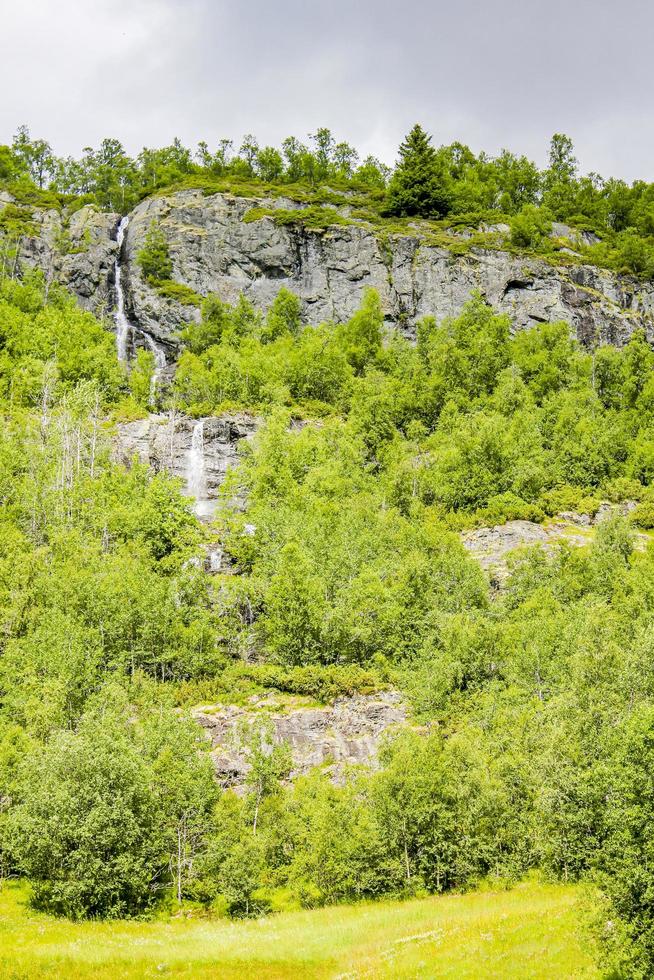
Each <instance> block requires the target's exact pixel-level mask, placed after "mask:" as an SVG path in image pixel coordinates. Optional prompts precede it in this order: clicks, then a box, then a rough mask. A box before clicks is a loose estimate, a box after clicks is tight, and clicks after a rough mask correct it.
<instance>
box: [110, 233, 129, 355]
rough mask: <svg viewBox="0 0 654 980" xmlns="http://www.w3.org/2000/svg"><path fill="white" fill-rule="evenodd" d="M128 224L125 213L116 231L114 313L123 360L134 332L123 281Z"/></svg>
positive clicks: (119, 352) (119, 350)
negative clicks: (124, 243) (123, 251)
mask: <svg viewBox="0 0 654 980" xmlns="http://www.w3.org/2000/svg"><path fill="white" fill-rule="evenodd" d="M128 224H129V218H128V217H127V215H125V216H124V217H123V218H121V219H120V224H119V225H118V231H117V233H116V244H117V245H118V251H117V252H116V262H115V265H114V282H115V284H116V312H115V313H114V319H115V321H116V349H117V351H118V359H119V360H120V361H123V362H126V361H127V348H128V346H129V341H130V337H131V333H132V325H131V323H130V322H129V320H128V319H127V316H126V314H125V291H124V289H123V285H122V282H121V275H122V267H121V262H120V259H121V253H122V250H123V242H124V241H125V232H126V231H127V225H128Z"/></svg>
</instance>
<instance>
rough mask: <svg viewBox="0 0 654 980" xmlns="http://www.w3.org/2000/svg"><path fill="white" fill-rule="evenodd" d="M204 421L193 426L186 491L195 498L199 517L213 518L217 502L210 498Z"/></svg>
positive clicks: (195, 507)
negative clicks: (206, 467)
mask: <svg viewBox="0 0 654 980" xmlns="http://www.w3.org/2000/svg"><path fill="white" fill-rule="evenodd" d="M204 423H205V420H204V419H200V420H199V421H198V422H196V423H195V425H194V426H193V433H192V435H191V445H190V447H189V449H188V451H187V454H186V474H185V477H186V489H187V492H188V494H189V496H191V497H194V498H195V504H194V508H193V509H194V510H195V513H196V515H197V516H198V517H212V516H213V514H214V512H215V509H216V501H215V500H213V499H211V498H210V497H209V496H208V493H209V490H208V487H207V474H206V469H205V465H206V464H205V454H204Z"/></svg>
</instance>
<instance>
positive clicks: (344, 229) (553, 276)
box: [127, 190, 654, 344]
mask: <svg viewBox="0 0 654 980" xmlns="http://www.w3.org/2000/svg"><path fill="white" fill-rule="evenodd" d="M291 207H294V208H295V209H297V210H301V208H300V206H298V205H297V204H296V203H294V202H291V201H288V200H285V199H276V200H272V199H269V200H252V199H244V198H237V197H232V196H230V195H227V194H214V195H211V196H205V195H203V193H202V192H201V191H195V190H188V191H180V192H178V193H176V194H171V195H167V196H159V197H152V198H148V199H147V200H146V201H143V202H142V203H141V204H139V205H138V206H137V207H136V208H135V210H134V212H133V213H132V215H131V218H130V228H129V234H128V244H127V257H128V259H129V261H130V263H131V267H132V269H133V268H134V262H133V260H134V256H135V255H136V253H137V252H138V250H139V249H140V248H141V246H142V244H143V241H144V239H145V236H146V234H147V232H148V230H149V228H150V227H151V225H152V224H155V225H157V226H158V227H160V228H161V229H162V231H163V232H164V234H165V236H166V238H167V241H168V243H169V247H170V254H171V258H172V260H173V265H174V276H175V279H176V280H177V281H178V282H180V283H184V284H185V285H188V286H190V287H191V288H192V289H193V290H194V291H195V292H197V293H198V294H200V295H206V294H207V293H217V294H218V295H220V296H221V297H222V298H223V299H224V300H226V301H228V302H231V303H233V302H235V301H236V300H237V299H238V297H239V295H241V294H244V295H245V296H247V297H248V299H250V300H251V301H252V302H253V303H254V305H255V306H257V307H259V308H261V309H263V310H265V309H267V308H268V307H269V306H270V304H271V303H272V301H273V299H274V297H275V296H276V294H277V292H278V291H279V289H280V288H281V287H282V286H285V287H287V288H288V289H290V290H291V291H292V292H294V293H296V294H297V295H298V296H299V297H300V298H301V300H302V303H303V311H304V316H305V318H306V320H307V321H308V322H310V323H318V322H321V321H324V320H335V321H342V320H345V319H347V318H348V317H349V316H351V315H352V314H353V313H354V312H355V310H356V309H357V308H358V306H359V304H360V301H361V298H362V295H363V293H364V291H365V290H366V289H367V288H368V287H374V288H375V289H376V290H377V291H378V292H379V294H380V297H381V301H382V306H383V309H384V311H385V314H386V317H387V320H388V322H389V323H395V324H399V325H400V326H401V327H403V328H404V329H405V331H406V332H407V333H408V334H409V335H411V334H412V333H413V328H414V326H415V324H416V322H417V321H418V320H419V319H420V318H421V317H423V316H426V315H433V316H435V317H436V319H437V320H442V319H443V318H445V317H448V316H453V315H457V314H458V313H459V312H460V311H461V309H462V307H463V306H464V304H465V303H466V302H467V301H468V300H469V298H470V295H471V293H472V292H473V290H479V291H480V292H481V294H482V295H483V296H484V298H485V299H486V300H487V301H488V302H489V303H490V304H491V306H493V307H494V308H495V309H497V310H499V311H501V312H505V313H508V314H509V316H510V317H511V320H512V323H513V325H514V328H515V329H522V328H525V327H529V326H533V325H534V324H535V323H539V322H546V321H553V320H565V321H567V322H569V323H570V325H571V327H572V328H573V330H574V331H575V333H576V334H577V336H578V337H579V339H580V340H581V341H583V342H591V341H597V340H602V341H607V342H611V343H616V344H621V343H624V342H625V341H626V340H627V339H628V337H629V336H630V335H631V333H632V332H633V330H634V328H635V327H643V328H645V330H646V331H647V332H648V334H649V335H650V336H654V286H652V285H650V284H646V285H644V284H642V283H639V282H637V281H636V280H634V279H632V278H630V277H625V276H618V275H616V274H615V273H612V272H607V271H605V270H601V269H597V268H595V267H593V266H589V265H578V266H570V267H561V266H559V267H557V266H552V265H549V264H548V263H546V262H544V261H542V260H535V259H527V258H524V257H519V256H518V257H516V256H515V255H511V254H509V253H508V252H504V251H501V250H495V249H482V248H473V249H471V250H470V251H469V252H467V253H466V254H463V255H455V254H453V253H452V252H450V251H448V250H447V249H446V248H439V247H436V246H434V245H430V244H429V239H428V238H424V236H421V234H420V233H419V232H418V231H417V232H416V234H415V236H411V237H409V236H403V235H391V236H387V237H386V238H384V239H382V238H381V237H380V236H379V235H378V234H376V232H375V230H374V229H373V228H372V227H371V226H369V225H367V224H365V223H363V222H362V223H353V224H348V225H333V226H332V227H329V228H326V229H324V230H320V229H319V230H316V229H310V228H304V227H302V226H298V225H282V226H279V225H278V224H276V223H275V221H274V219H273V217H272V216H271V215H270V214H264V215H263V216H261V217H258V218H257V219H256V220H253V221H250V220H249V218H248V215H249V214H250V213H253V214H255V215H256V214H257V213H258V211H257V210H253V209H259V210H261V209H262V208H263V209H264V210H272V211H274V210H275V209H276V208H283V209H285V210H288V209H291ZM131 284H132V286H131V301H132V306H133V310H134V314H135V317H136V319H137V320H138V322H139V323H140V324H141V325H142V326H144V327H145V329H147V330H148V331H150V332H153V333H155V334H156V332H157V330H159V331H160V332H161V334H162V337H163V336H165V335H167V336H170V332H171V331H173V330H174V329H176V328H177V327H178V326H179V323H180V321H181V320H189V319H192V318H193V316H194V315H195V314H194V312H193V311H192V310H189V308H188V307H180V306H179V304H176V303H174V302H171V301H169V300H162V299H161V297H159V296H158V295H157V293H156V291H155V290H153V289H152V288H150V287H149V286H148V285H147V284H145V283H144V282H143V281H142V280H141V279H140V278H139V277H138V276H137V275H132V278H131Z"/></svg>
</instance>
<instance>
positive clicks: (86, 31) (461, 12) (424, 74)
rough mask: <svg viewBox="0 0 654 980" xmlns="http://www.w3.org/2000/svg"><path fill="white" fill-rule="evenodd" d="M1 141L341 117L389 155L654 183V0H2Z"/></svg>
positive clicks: (225, 129)
mask: <svg viewBox="0 0 654 980" xmlns="http://www.w3.org/2000/svg"><path fill="white" fill-rule="evenodd" d="M2 7H3V9H2V18H1V22H0V23H1V26H0V31H1V33H0V92H1V93H2V96H1V97H0V143H1V142H8V141H10V140H11V136H12V134H13V133H14V131H15V130H16V128H17V127H18V125H20V124H21V123H23V122H24V123H27V125H28V126H29V127H30V130H31V132H32V135H34V136H42V137H44V138H46V139H47V140H49V141H50V143H51V144H52V146H53V148H54V149H55V151H56V152H58V153H60V154H68V153H72V154H79V152H80V151H81V149H82V148H83V147H84V146H88V145H97V144H98V143H99V141H100V140H101V139H102V137H104V136H114V137H117V138H118V139H120V140H122V142H123V143H124V145H125V147H126V148H127V149H128V151H130V152H132V153H134V152H138V150H139V149H140V148H141V147H142V146H144V145H148V146H161V145H164V144H166V143H169V142H170V141H171V140H172V138H173V137H174V136H179V137H180V138H181V139H182V141H183V142H185V143H187V144H189V145H195V144H196V143H197V141H198V140H200V139H204V140H206V141H207V142H208V143H209V144H210V146H213V145H215V144H216V143H217V141H218V140H219V139H220V138H221V137H223V136H227V137H231V138H233V139H234V140H236V141H237V142H238V141H239V140H240V137H241V136H242V135H243V133H246V132H251V133H254V134H255V135H256V136H257V137H258V139H259V142H260V143H273V144H279V142H280V141H281V139H282V138H283V137H284V136H287V135H289V134H293V135H296V136H298V137H300V138H302V139H306V136H307V134H308V133H309V132H313V131H315V129H316V128H317V127H319V126H328V127H330V128H331V129H332V131H333V132H334V134H335V135H336V136H337V137H338V138H340V139H346V140H348V141H349V142H351V143H353V144H354V145H355V146H356V147H357V148H358V149H359V150H360V152H361V153H362V155H365V154H366V153H374V154H376V155H378V156H380V157H381V158H382V159H384V160H386V161H387V162H389V163H390V162H392V161H393V160H394V159H395V155H396V148H397V145H398V143H399V141H400V139H401V138H402V136H403V135H404V134H405V133H406V131H407V130H408V129H409V128H410V127H411V125H412V124H413V123H414V122H416V121H420V122H421V123H422V124H423V125H424V126H425V128H427V129H428V130H429V131H430V132H431V133H432V134H433V137H434V143H435V144H440V143H448V142H452V141H453V140H455V139H457V140H461V141H462V142H465V143H468V144H469V145H470V146H471V147H472V148H473V149H474V150H480V149H486V150H487V151H489V152H491V153H495V152H497V151H498V150H499V149H500V148H501V147H504V146H506V147H508V148H509V149H512V150H514V151H516V152H524V153H526V154H528V155H529V156H530V157H531V158H532V159H535V160H536V161H537V162H538V163H539V164H542V163H544V161H545V156H546V148H547V144H548V141H549V137H550V136H551V134H552V133H553V132H555V131H558V132H565V133H567V134H568V135H570V136H571V137H572V138H573V140H574V143H575V146H576V149H577V155H578V157H579V159H580V161H581V164H582V168H583V169H584V170H586V171H588V170H597V171H599V172H601V173H602V174H604V175H610V174H614V175H616V176H621V177H624V178H626V179H628V180H632V179H634V178H636V177H641V178H644V179H647V180H650V181H651V180H654V126H653V125H652V121H653V120H652V117H653V107H654V71H652V67H651V61H652V58H651V46H652V39H653V38H654V4H652V2H651V0H621V2H617V0H447V2H443V0H392V2H390V0H322V2H312V0H277V2H274V0H265V2H264V0H113V2H109V0H17V2H13V3H10V2H9V0H4V3H3V4H2Z"/></svg>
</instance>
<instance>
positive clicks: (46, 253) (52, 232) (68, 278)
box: [0, 191, 120, 316]
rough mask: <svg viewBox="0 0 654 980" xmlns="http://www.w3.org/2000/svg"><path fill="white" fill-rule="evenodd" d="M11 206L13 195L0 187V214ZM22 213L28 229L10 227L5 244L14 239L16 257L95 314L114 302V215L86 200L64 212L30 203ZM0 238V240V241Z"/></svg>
mask: <svg viewBox="0 0 654 980" xmlns="http://www.w3.org/2000/svg"><path fill="white" fill-rule="evenodd" d="M7 207H10V208H14V209H15V205H14V201H13V198H12V197H11V195H10V194H8V193H7V192H6V191H0V216H2V213H3V211H4V210H5V208H7ZM18 212H19V213H21V212H22V213H23V214H24V219H25V221H26V222H27V225H28V232H25V233H22V234H20V233H17V232H10V233H9V234H7V235H5V237H4V241H5V242H7V244H11V245H17V249H18V261H19V262H20V263H21V264H23V265H26V266H36V267H38V268H40V269H42V270H43V272H44V273H45V275H46V276H47V277H48V279H52V280H54V281H56V282H61V283H63V284H64V285H65V286H67V287H68V288H69V289H70V290H71V291H72V292H73V293H74V294H75V295H76V296H77V298H78V300H79V302H80V304H81V306H83V307H84V309H86V310H90V311H91V312H93V313H95V314H96V315H98V316H103V315H104V314H107V313H109V312H110V311H111V309H112V308H113V306H114V296H113V277H114V264H115V261H116V250H117V249H116V240H115V239H116V228H117V226H118V221H119V219H120V215H118V214H112V213H109V212H100V211H97V210H96V208H94V207H91V206H90V205H87V206H85V207H83V208H80V209H79V210H77V211H74V212H73V213H72V214H69V213H67V212H65V211H58V210H55V209H54V208H53V209H50V210H47V209H44V208H33V209H30V210H29V212H28V211H25V210H24V209H18ZM0 244H2V242H0Z"/></svg>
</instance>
